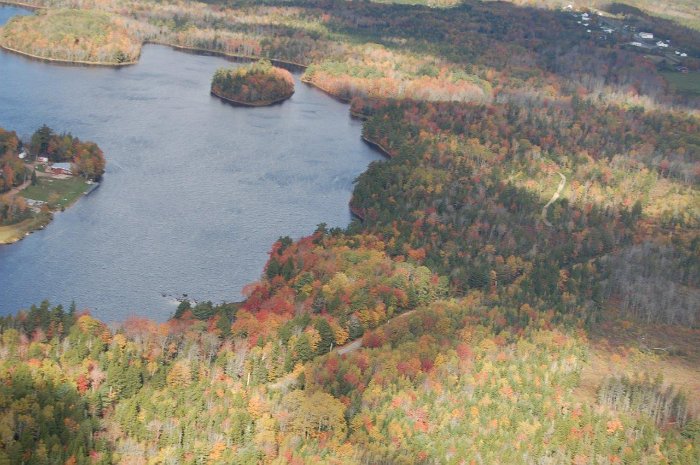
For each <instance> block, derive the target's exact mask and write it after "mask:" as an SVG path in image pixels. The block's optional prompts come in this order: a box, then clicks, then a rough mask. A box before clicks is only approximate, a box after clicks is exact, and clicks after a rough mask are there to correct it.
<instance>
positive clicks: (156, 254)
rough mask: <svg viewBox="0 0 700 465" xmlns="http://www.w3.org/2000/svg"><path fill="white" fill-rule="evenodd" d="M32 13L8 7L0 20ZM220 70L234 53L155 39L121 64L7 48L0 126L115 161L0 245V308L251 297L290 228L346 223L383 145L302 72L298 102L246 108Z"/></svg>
mask: <svg viewBox="0 0 700 465" xmlns="http://www.w3.org/2000/svg"><path fill="white" fill-rule="evenodd" d="M22 12H23V10H20V9H17V8H12V7H1V8H0V24H3V23H4V22H5V21H7V20H8V19H9V18H10V17H11V16H13V15H15V14H19V13H22ZM23 13H24V14H26V11H24V12H23ZM221 66H237V65H236V64H235V63H232V62H230V61H226V60H224V59H222V58H217V57H208V56H199V55H191V54H186V53H182V52H177V51H174V50H172V49H170V48H168V47H164V46H156V45H147V46H145V47H144V48H143V53H142V56H141V60H140V62H139V64H137V65H135V66H131V67H126V68H121V69H112V68H89V67H73V66H60V65H51V64H46V63H41V62H37V61H33V60H30V59H27V58H24V57H21V56H18V55H14V54H10V53H6V52H0V127H3V128H5V129H8V130H14V131H17V133H18V134H19V135H20V136H21V137H23V138H27V137H28V136H30V135H31V134H32V133H33V132H34V131H35V130H36V129H37V128H38V127H39V126H41V125H42V124H44V123H45V124H47V125H49V126H50V127H51V128H53V129H54V130H55V131H57V132H64V131H65V132H71V133H72V134H73V135H75V136H78V137H80V138H81V139H85V140H92V141H94V142H96V143H97V144H98V145H99V146H100V147H101V148H102V150H103V151H104V153H105V157H106V158H107V172H106V174H105V176H104V180H103V182H102V184H101V186H100V187H99V188H98V189H97V190H95V191H94V192H93V193H92V194H90V195H89V196H86V197H83V198H82V199H81V200H80V201H78V203H76V204H75V205H74V206H72V207H71V208H70V209H68V210H66V211H65V212H63V213H57V214H56V215H55V218H54V221H53V222H52V223H51V224H50V225H49V226H47V227H46V229H45V230H43V231H39V232H35V233H34V234H32V235H30V236H29V237H27V238H26V239H24V240H23V241H21V242H18V243H16V244H12V245H7V246H0V314H8V313H14V312H16V311H17V310H19V309H21V308H27V307H28V306H29V305H31V304H33V303H39V302H40V301H41V300H43V299H49V300H50V301H51V302H52V303H55V304H58V303H61V304H63V305H69V304H70V302H71V301H73V300H74V301H75V302H76V304H77V306H78V308H79V309H84V308H89V309H90V310H91V312H92V314H93V315H95V316H97V317H99V318H101V319H103V320H105V321H122V320H124V319H126V318H127V317H129V316H131V315H139V316H145V317H149V318H153V319H157V320H165V319H167V318H168V316H170V315H171V314H172V312H173V311H174V309H175V307H176V305H177V301H176V300H175V297H176V296H180V295H182V294H188V296H189V297H190V298H194V299H197V300H211V301H213V302H215V303H216V302H221V301H229V302H230V301H235V300H240V299H241V298H242V295H241V290H242V288H243V286H245V285H246V284H248V283H250V282H253V281H255V280H257V279H259V277H260V275H261V273H262V271H263V267H264V264H265V262H266V259H267V254H268V252H269V250H270V248H271V246H272V244H273V242H274V241H275V240H276V239H277V238H278V237H280V236H286V235H288V236H291V237H293V238H298V237H300V236H303V235H308V234H311V233H312V232H313V231H314V230H315V228H316V225H317V224H319V223H322V222H323V223H327V224H328V226H329V227H332V226H340V227H345V226H346V225H347V224H348V223H349V221H350V214H349V211H348V201H349V200H350V196H351V192H352V186H353V181H354V179H355V178H356V177H357V176H358V175H359V174H360V173H361V172H363V171H364V170H365V169H366V167H367V165H368V164H369V163H370V162H371V161H372V160H376V159H378V158H379V155H378V154H377V153H376V152H374V151H373V150H372V149H371V148H369V147H368V146H367V145H365V144H364V143H363V142H362V141H361V139H360V134H361V129H362V125H361V123H360V122H358V121H355V120H352V119H351V118H350V117H349V115H348V106H347V105H344V104H341V103H339V102H337V101H335V100H333V99H332V98H330V97H328V96H327V95H325V94H323V93H322V92H320V91H318V90H316V89H314V88H311V87H308V86H306V85H304V84H302V83H301V82H299V77H300V75H298V74H297V75H295V79H296V93H295V94H294V96H293V97H292V98H291V99H289V100H287V101H286V102H284V103H282V104H280V105H275V106H271V107H265V108H242V107H234V106H232V105H229V104H226V103H224V102H221V101H220V100H219V99H217V98H215V97H212V96H210V94H209V85H210V81H211V77H212V75H213V73H214V71H215V70H216V69H217V68H219V67H221Z"/></svg>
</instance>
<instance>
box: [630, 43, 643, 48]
mask: <svg viewBox="0 0 700 465" xmlns="http://www.w3.org/2000/svg"><path fill="white" fill-rule="evenodd" d="M630 45H634V46H635V47H643V46H644V44H642V43H641V42H630Z"/></svg>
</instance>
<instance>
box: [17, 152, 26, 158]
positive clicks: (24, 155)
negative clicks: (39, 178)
mask: <svg viewBox="0 0 700 465" xmlns="http://www.w3.org/2000/svg"><path fill="white" fill-rule="evenodd" d="M17 157H18V158H19V159H20V160H24V159H25V158H27V152H22V153H20V154H19V155H17Z"/></svg>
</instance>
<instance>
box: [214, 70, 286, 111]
mask: <svg viewBox="0 0 700 465" xmlns="http://www.w3.org/2000/svg"><path fill="white" fill-rule="evenodd" d="M211 92H212V94H214V95H216V96H218V97H221V98H223V99H226V100H228V101H232V102H235V103H241V104H244V105H254V106H260V105H269V104H270V103H275V102H279V101H282V100H286V99H288V98H289V97H291V96H292V94H293V93H294V79H293V78H292V75H291V73H290V72H289V71H287V70H286V69H282V68H278V67H276V66H272V63H270V62H269V61H268V60H260V61H258V62H256V63H252V64H250V65H245V66H240V67H238V68H234V69H225V68H221V69H218V70H217V71H216V73H215V74H214V77H213V78H212V81H211Z"/></svg>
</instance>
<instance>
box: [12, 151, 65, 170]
mask: <svg viewBox="0 0 700 465" xmlns="http://www.w3.org/2000/svg"><path fill="white" fill-rule="evenodd" d="M22 155H24V156H22ZM26 156H27V154H26V153H24V152H22V153H20V155H19V157H20V158H21V159H24V158H26ZM36 162H37V163H38V164H40V165H44V166H46V169H47V170H48V171H47V172H48V173H51V174H55V175H67V176H72V175H73V167H72V166H71V164H70V163H49V159H48V158H47V157H36Z"/></svg>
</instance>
